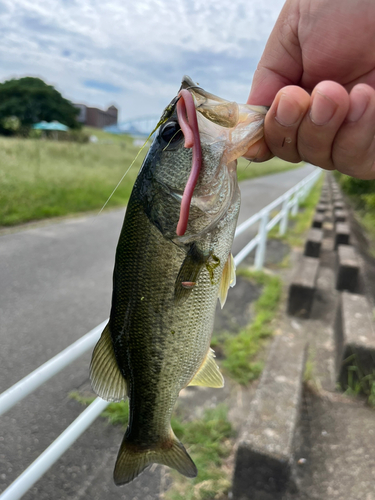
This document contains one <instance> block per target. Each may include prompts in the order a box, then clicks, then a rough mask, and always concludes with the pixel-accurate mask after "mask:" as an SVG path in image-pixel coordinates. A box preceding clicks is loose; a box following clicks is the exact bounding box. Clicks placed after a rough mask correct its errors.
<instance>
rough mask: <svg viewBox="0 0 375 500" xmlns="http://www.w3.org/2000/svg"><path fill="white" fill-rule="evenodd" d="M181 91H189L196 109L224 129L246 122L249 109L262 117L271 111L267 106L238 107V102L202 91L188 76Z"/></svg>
mask: <svg viewBox="0 0 375 500" xmlns="http://www.w3.org/2000/svg"><path fill="white" fill-rule="evenodd" d="M181 89H187V90H189V91H190V93H191V94H193V97H194V101H195V109H196V110H197V111H198V112H199V113H200V114H201V115H203V116H204V117H205V118H207V120H209V121H210V122H212V123H215V124H216V125H219V126H221V127H224V128H234V127H236V126H237V125H238V124H239V123H241V122H242V121H244V119H245V115H246V116H247V115H248V110H249V108H251V109H252V110H253V111H256V112H258V113H260V114H262V115H265V114H266V113H267V111H268V109H269V108H267V107H265V106H249V105H238V104H237V103H236V102H232V101H227V100H226V99H223V98H221V97H218V96H216V95H214V94H211V93H210V92H207V91H206V90H204V89H202V87H200V86H199V85H198V84H196V83H195V82H194V81H193V80H192V79H191V78H190V77H189V76H187V75H185V76H184V77H183V79H182V82H181V88H180V90H181Z"/></svg>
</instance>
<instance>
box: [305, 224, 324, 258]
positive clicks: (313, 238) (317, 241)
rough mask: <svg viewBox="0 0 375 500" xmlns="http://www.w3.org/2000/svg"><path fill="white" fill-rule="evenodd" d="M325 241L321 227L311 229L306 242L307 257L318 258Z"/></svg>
mask: <svg viewBox="0 0 375 500" xmlns="http://www.w3.org/2000/svg"><path fill="white" fill-rule="evenodd" d="M322 241H323V231H322V230H321V229H316V228H312V229H310V231H309V233H308V235H307V238H306V243H305V252H304V255H305V256H306V257H315V258H318V257H319V254H320V247H321V245H322Z"/></svg>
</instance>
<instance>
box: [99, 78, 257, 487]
mask: <svg viewBox="0 0 375 500" xmlns="http://www.w3.org/2000/svg"><path fill="white" fill-rule="evenodd" d="M192 103H193V111H192V110H191V105H192ZM186 109H187V111H186ZM192 113H193V114H192ZM265 113H266V108H263V107H255V106H249V105H245V104H236V103H234V102H228V101H225V100H224V99H221V98H219V97H216V96H214V95H212V94H210V93H208V92H206V91H204V90H203V89H202V88H200V87H198V86H196V85H195V84H194V83H193V82H192V80H190V78H188V77H184V79H183V82H182V87H181V89H180V93H179V95H178V96H177V97H175V98H174V99H173V100H172V102H171V103H170V104H169V106H168V107H167V108H166V110H165V111H164V114H163V116H162V118H161V120H160V123H161V125H160V127H159V129H158V131H157V134H156V136H155V138H154V141H153V143H152V145H151V147H150V149H149V152H148V154H147V156H146V158H145V160H144V163H143V165H142V168H141V170H140V172H139V174H138V177H137V179H136V182H135V185H134V188H133V191H132V194H131V197H130V200H129V204H128V207H127V210H126V215H125V220H124V224H123V228H122V231H121V235H120V239H119V242H118V246H117V251H116V260H115V267H114V274H113V296H112V308H111V313H110V319H109V323H108V325H107V326H106V328H105V330H104V331H103V334H102V336H101V338H100V340H99V342H98V344H97V345H96V347H95V350H94V353H93V357H92V361H91V367H90V377H91V382H92V387H93V389H94V391H95V392H96V393H97V394H98V395H99V396H100V397H102V398H103V399H106V400H108V401H120V400H122V399H125V398H126V397H127V396H128V397H129V423H128V427H127V430H126V433H125V436H124V439H123V441H122V444H121V448H120V451H119V454H118V458H117V462H116V466H115V470H114V480H115V483H116V484H117V485H121V484H126V483H128V482H129V481H131V480H133V479H134V478H135V477H136V476H137V475H138V474H140V473H141V472H142V471H143V470H144V469H145V468H146V467H147V466H148V465H150V464H152V463H159V464H165V465H168V466H169V467H172V468H174V469H176V470H178V471H179V472H180V473H181V474H184V475H185V476H188V477H195V476H196V474H197V469H196V467H195V465H194V463H193V461H192V460H191V458H190V456H189V455H188V453H187V452H186V450H185V448H184V446H183V445H182V443H180V441H179V440H178V439H177V438H176V436H175V435H174V433H173V430H172V428H171V425H170V419H171V414H172V410H173V407H174V404H175V402H176V400H177V398H178V395H179V392H180V391H181V389H183V388H184V387H186V386H188V385H200V386H208V387H222V386H223V377H222V375H221V373H220V371H219V368H218V366H217V365H216V363H215V361H214V354H213V351H212V350H211V349H210V338H211V334H212V328H213V320H214V311H215V306H216V301H217V298H218V296H219V298H220V301H221V303H222V304H223V303H224V302H225V299H226V295H227V292H228V288H229V286H230V285H231V284H233V282H234V279H235V274H234V263H233V258H232V256H231V246H232V241H233V236H234V231H235V227H236V222H237V217H238V212H239V208H240V193H239V189H238V184H237V177H236V165H237V162H236V159H237V158H238V157H240V156H242V155H243V154H244V153H245V152H246V150H247V149H248V148H249V146H250V145H251V144H253V143H255V142H256V141H257V140H259V139H260V138H261V137H262V135H263V121H264V116H265ZM186 114H187V116H186ZM194 120H196V125H194V124H193V123H192V122H193V121H194ZM189 126H190V129H189ZM181 129H182V130H181ZM189 130H190V131H191V134H192V135H191V137H188V135H189V134H190V132H189ZM183 131H184V133H183ZM197 141H199V143H200V144H198V143H197ZM185 145H186V146H188V147H185ZM191 146H193V151H192V149H191ZM199 146H200V147H199ZM192 163H193V166H192Z"/></svg>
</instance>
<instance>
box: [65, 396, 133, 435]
mask: <svg viewBox="0 0 375 500" xmlns="http://www.w3.org/2000/svg"><path fill="white" fill-rule="evenodd" d="M69 397H70V398H72V399H75V400H76V401H78V403H81V404H82V405H85V406H88V405H90V404H91V403H92V402H93V401H94V400H95V397H92V396H90V397H86V396H82V395H81V394H80V393H79V392H77V391H74V392H71V393H70V394H69ZM101 416H102V417H104V418H106V419H107V420H108V422H109V423H110V424H113V425H122V426H124V427H126V426H127V424H128V419H129V404H128V401H127V400H126V401H120V402H119V403H109V405H108V406H107V408H106V409H105V410H104V411H103V412H102V414H101Z"/></svg>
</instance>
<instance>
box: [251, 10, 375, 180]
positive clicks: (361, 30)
mask: <svg viewBox="0 0 375 500" xmlns="http://www.w3.org/2000/svg"><path fill="white" fill-rule="evenodd" d="M374 23H375V3H374V2H373V1H372V0H361V1H360V2H353V1H352V0H287V2H286V4H285V6H284V8H283V10H282V12H281V14H280V16H279V19H278V20H277V22H276V25H275V28H274V30H273V32H272V33H271V36H270V38H269V40H268V43H267V46H266V48H265V51H264V53H263V56H262V58H261V61H260V63H259V65H258V69H257V71H256V73H255V75H254V80H253V85H252V89H251V92H250V96H249V99H248V102H249V103H251V104H263V105H269V104H271V103H272V105H271V108H270V110H269V112H268V113H267V116H266V120H265V142H264V141H263V142H261V143H260V144H259V143H257V144H255V145H254V146H252V148H250V150H249V151H248V152H247V153H246V155H245V156H246V157H247V158H254V157H256V159H257V160H258V161H264V160H266V159H269V158H270V157H272V156H273V155H276V156H278V157H280V158H282V159H284V160H287V161H292V162H298V161H301V160H305V161H308V162H310V163H313V164H315V165H319V166H320V167H322V168H325V169H328V170H333V169H337V170H339V171H340V172H342V173H345V174H347V175H351V176H353V177H358V178H361V179H374V178H375V141H374V136H375V90H374V88H373V87H375V31H374V30H373V29H372V26H373V25H374ZM326 80H331V81H326ZM293 84H295V85H296V84H298V85H299V86H295V85H293ZM280 89H281V90H280ZM310 92H311V95H310ZM348 92H350V93H348Z"/></svg>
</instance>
